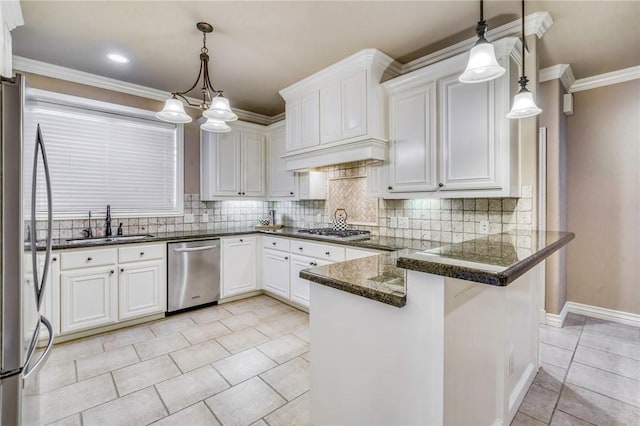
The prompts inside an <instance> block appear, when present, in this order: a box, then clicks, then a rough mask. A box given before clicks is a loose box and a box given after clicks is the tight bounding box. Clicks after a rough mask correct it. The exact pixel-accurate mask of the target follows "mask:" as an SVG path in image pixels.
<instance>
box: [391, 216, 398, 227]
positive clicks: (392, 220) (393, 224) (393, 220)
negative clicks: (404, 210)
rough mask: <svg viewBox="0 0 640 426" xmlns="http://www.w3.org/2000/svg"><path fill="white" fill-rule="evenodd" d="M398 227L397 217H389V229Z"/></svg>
mask: <svg viewBox="0 0 640 426" xmlns="http://www.w3.org/2000/svg"><path fill="white" fill-rule="evenodd" d="M397 227H398V218H397V217H395V216H394V217H390V218H389V228H397Z"/></svg>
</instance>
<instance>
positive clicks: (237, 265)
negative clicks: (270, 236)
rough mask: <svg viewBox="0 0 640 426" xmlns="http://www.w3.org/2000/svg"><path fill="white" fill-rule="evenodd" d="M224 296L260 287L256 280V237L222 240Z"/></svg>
mask: <svg viewBox="0 0 640 426" xmlns="http://www.w3.org/2000/svg"><path fill="white" fill-rule="evenodd" d="M222 259H223V263H222V297H223V298H225V297H229V296H234V295H236V294H242V293H247V292H249V291H253V290H256V289H257V288H258V286H257V281H256V237H241V238H229V239H225V240H223V241H222Z"/></svg>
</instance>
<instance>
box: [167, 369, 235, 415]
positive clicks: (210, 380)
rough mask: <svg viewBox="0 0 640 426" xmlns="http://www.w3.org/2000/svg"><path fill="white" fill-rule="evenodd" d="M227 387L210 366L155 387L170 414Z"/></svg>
mask: <svg viewBox="0 0 640 426" xmlns="http://www.w3.org/2000/svg"><path fill="white" fill-rule="evenodd" d="M228 387H229V384H228V383H227V382H226V381H225V380H224V379H223V378H222V376H220V374H218V372H217V371H216V370H214V369H213V367H211V366H210V365H205V366H204V367H201V368H198V369H197V370H193V371H191V372H190V373H186V374H182V375H180V376H177V377H174V378H173V379H169V380H166V381H164V382H162V383H158V384H157V385H156V388H157V389H158V393H160V396H161V397H162V400H163V401H164V403H165V405H166V406H167V408H168V409H169V412H170V413H175V412H177V411H180V410H182V409H183V408H185V407H188V406H189V405H191V404H195V403H196V402H198V401H202V400H204V399H206V398H208V397H210V396H213V395H215V394H216V393H218V392H220V391H222V390H225V389H227V388H228ZM207 411H208V410H207Z"/></svg>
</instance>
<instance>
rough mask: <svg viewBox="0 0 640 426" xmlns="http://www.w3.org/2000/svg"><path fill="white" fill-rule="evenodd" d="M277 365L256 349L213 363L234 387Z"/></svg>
mask: <svg viewBox="0 0 640 426" xmlns="http://www.w3.org/2000/svg"><path fill="white" fill-rule="evenodd" d="M276 365H278V364H276V363H275V362H274V361H272V360H271V359H270V358H269V357H267V356H266V355H265V354H263V353H262V352H260V351H259V350H257V349H255V348H251V349H247V350H246V351H243V352H240V353H238V354H235V355H232V356H230V357H227V358H224V359H221V360H219V361H216V362H214V363H213V366H214V367H215V368H216V370H218V371H219V372H220V374H222V375H223V376H224V378H225V379H227V380H228V381H229V383H231V384H232V385H237V384H238V383H240V382H243V381H245V380H247V379H249V378H251V377H254V376H256V375H258V374H260V373H262V372H264V371H267V370H269V369H271V368H273V367H275V366H276Z"/></svg>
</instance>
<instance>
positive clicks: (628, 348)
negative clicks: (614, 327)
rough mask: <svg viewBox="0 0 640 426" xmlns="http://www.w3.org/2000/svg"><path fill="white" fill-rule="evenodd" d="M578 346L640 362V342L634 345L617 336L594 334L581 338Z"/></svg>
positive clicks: (584, 335)
mask: <svg viewBox="0 0 640 426" xmlns="http://www.w3.org/2000/svg"><path fill="white" fill-rule="evenodd" d="M578 344H579V345H583V346H588V347H590V348H594V349H599V350H601V351H605V352H611V353H612V354H616V355H620V356H624V357H627V358H633V359H637V360H640V342H636V343H634V342H630V341H628V340H626V339H621V338H619V337H616V336H607V335H605V334H597V333H593V334H583V335H582V336H580V342H579V343H578Z"/></svg>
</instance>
